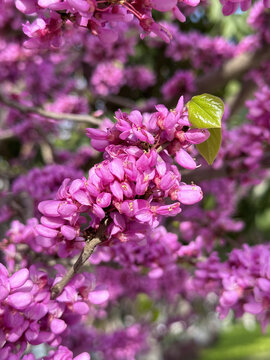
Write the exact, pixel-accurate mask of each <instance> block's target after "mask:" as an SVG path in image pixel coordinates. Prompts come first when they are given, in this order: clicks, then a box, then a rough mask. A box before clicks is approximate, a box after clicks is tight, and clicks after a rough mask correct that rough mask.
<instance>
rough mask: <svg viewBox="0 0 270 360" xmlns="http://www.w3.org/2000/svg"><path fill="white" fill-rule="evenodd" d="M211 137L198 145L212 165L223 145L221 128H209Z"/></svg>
mask: <svg viewBox="0 0 270 360" xmlns="http://www.w3.org/2000/svg"><path fill="white" fill-rule="evenodd" d="M208 130H209V132H210V136H209V138H208V139H207V140H206V141H205V142H203V143H201V144H198V145H197V149H198V151H199V153H200V154H201V155H202V156H203V157H204V159H205V160H206V161H207V163H208V164H209V165H212V164H213V162H214V160H215V158H216V156H217V153H218V151H219V148H220V145H221V129H208Z"/></svg>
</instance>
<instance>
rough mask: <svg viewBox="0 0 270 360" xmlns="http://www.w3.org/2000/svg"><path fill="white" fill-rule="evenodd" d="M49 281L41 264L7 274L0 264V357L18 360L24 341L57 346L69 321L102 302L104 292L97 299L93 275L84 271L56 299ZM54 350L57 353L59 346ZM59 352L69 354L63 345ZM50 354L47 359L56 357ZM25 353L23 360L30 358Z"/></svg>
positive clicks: (74, 320)
mask: <svg viewBox="0 0 270 360" xmlns="http://www.w3.org/2000/svg"><path fill="white" fill-rule="evenodd" d="M56 267H57V271H58V276H57V277H56V280H55V281H56V282H57V281H59V280H60V279H61V278H62V276H63V275H64V273H65V270H64V268H63V267H61V266H56ZM45 268H46V267H45ZM52 284H53V280H52V279H50V278H49V276H48V274H47V271H45V270H44V266H40V267H38V266H36V265H33V266H30V267H29V270H28V269H27V268H21V269H20V270H19V271H17V272H15V273H14V274H13V275H12V276H10V275H9V273H8V271H7V269H6V268H5V266H4V265H2V264H0V288H1V295H0V314H1V316H0V323H1V331H0V339H1V342H0V344H1V346H0V357H1V359H3V360H8V359H11V358H12V359H16V360H17V359H18V360H19V359H20V358H21V355H22V354H23V353H24V351H25V349H26V346H27V344H28V343H29V344H32V345H38V344H43V343H47V344H50V345H51V346H53V347H57V346H59V345H61V341H62V336H64V334H65V331H66V329H67V327H68V325H69V324H75V323H77V322H79V321H80V319H81V317H82V316H83V315H86V314H88V312H89V310H90V305H91V304H99V303H100V302H104V301H106V297H105V298H104V295H103V297H102V299H100V294H99V292H95V291H92V290H93V289H94V278H93V275H91V274H88V273H84V274H80V275H77V276H76V277H74V278H73V280H72V281H71V282H70V283H69V285H68V286H67V287H66V288H65V290H64V292H63V293H62V294H61V295H60V296H59V297H58V298H57V300H52V299H51V298H50V295H51V294H50V288H51V286H52ZM58 351H59V352H60V353H61V351H60V349H58ZM62 352H63V353H66V354H67V355H68V356H71V355H72V353H70V352H69V351H68V349H65V348H62ZM54 354H55V353H54ZM54 354H53V353H52V354H51V357H50V356H49V358H48V359H57V358H58V357H57V356H56V355H54ZM53 355H54V356H53ZM27 356H28V355H26V357H25V358H24V359H27V360H29V359H31V357H30V358H28V357H27ZM59 356H60V355H59ZM76 359H77V360H81V359H89V356H88V355H87V354H85V355H84V357H83V356H82V355H81V357H78V358H76Z"/></svg>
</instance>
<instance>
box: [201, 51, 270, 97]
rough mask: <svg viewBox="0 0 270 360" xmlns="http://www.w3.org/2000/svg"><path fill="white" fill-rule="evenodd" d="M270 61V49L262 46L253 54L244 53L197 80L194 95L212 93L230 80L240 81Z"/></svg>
mask: <svg viewBox="0 0 270 360" xmlns="http://www.w3.org/2000/svg"><path fill="white" fill-rule="evenodd" d="M269 59H270V47H269V46H266V45H265V46H263V47H261V48H260V49H258V50H257V51H255V52H254V53H250V52H245V53H243V54H241V55H239V56H237V57H235V58H233V59H231V60H229V61H227V62H226V63H225V64H224V65H223V66H222V67H221V68H219V69H217V70H214V71H212V72H210V71H209V72H208V73H207V74H206V75H204V76H202V77H200V78H198V80H197V82H196V89H197V91H196V93H198V94H201V93H204V92H209V93H212V92H214V91H215V90H217V89H220V88H222V87H224V86H225V85H226V84H227V83H228V82H229V81H230V80H233V79H236V80H237V79H241V78H242V77H243V76H244V75H245V74H246V73H247V72H248V71H249V70H251V69H256V68H257V67H259V66H260V65H261V63H262V62H264V61H266V60H269Z"/></svg>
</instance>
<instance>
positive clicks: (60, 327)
mask: <svg viewBox="0 0 270 360" xmlns="http://www.w3.org/2000/svg"><path fill="white" fill-rule="evenodd" d="M66 327H67V324H66V323H65V322H64V320H61V319H53V320H52V322H51V325H50V328H51V331H52V332H53V333H54V334H57V335H58V334H61V333H62V332H63V331H65V330H66Z"/></svg>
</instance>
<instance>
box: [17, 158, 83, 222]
mask: <svg viewBox="0 0 270 360" xmlns="http://www.w3.org/2000/svg"><path fill="white" fill-rule="evenodd" d="M82 175H83V174H82V171H81V170H78V169H75V168H73V167H68V166H66V165H65V166H64V165H56V164H55V165H48V166H45V167H44V168H43V169H39V168H34V169H32V170H31V171H29V172H28V173H27V174H25V175H21V176H19V177H18V178H17V179H16V180H15V181H14V183H13V184H12V191H13V192H14V193H15V194H16V193H19V192H21V191H24V192H26V193H28V194H29V196H30V197H31V198H32V199H33V200H34V206H35V208H36V206H37V205H38V203H39V202H40V201H42V200H45V199H53V198H54V197H55V195H56V193H57V190H58V189H59V186H60V185H61V184H62V182H63V180H64V179H66V178H70V179H76V178H78V177H80V176H82ZM36 215H37V216H38V212H37V214H36Z"/></svg>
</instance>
